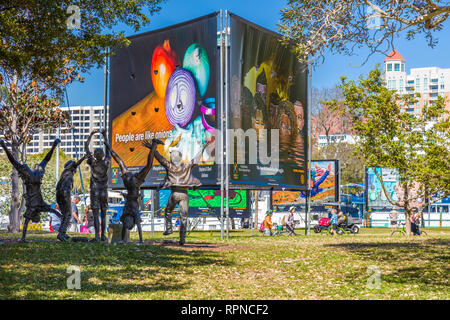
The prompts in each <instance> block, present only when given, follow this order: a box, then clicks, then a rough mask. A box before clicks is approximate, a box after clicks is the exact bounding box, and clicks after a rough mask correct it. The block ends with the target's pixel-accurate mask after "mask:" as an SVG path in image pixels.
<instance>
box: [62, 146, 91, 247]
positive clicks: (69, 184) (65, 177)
mask: <svg viewBox="0 0 450 320" xmlns="http://www.w3.org/2000/svg"><path fill="white" fill-rule="evenodd" d="M84 159H86V155H84V156H83V157H82V158H81V159H80V160H78V161H73V160H69V161H67V162H66V164H65V165H64V170H63V172H62V173H61V176H60V178H59V181H58V183H57V184H56V202H57V203H58V206H59V209H60V210H61V213H62V221H61V226H60V227H59V232H58V235H57V237H56V238H57V239H58V240H60V241H67V240H69V239H70V237H69V236H68V235H67V233H66V231H67V226H68V224H69V221H70V218H71V217H72V201H71V195H72V188H73V175H74V174H75V172H76V170H77V168H78V166H79V165H80V164H81V163H82V162H83V161H84Z"/></svg>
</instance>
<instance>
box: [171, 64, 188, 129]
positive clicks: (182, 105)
mask: <svg viewBox="0 0 450 320" xmlns="http://www.w3.org/2000/svg"><path fill="white" fill-rule="evenodd" d="M195 101H196V89H195V81H194V78H193V77H192V74H191V73H190V72H189V71H187V70H186V69H183V68H178V69H176V70H175V71H174V72H173V73H172V75H171V76H170V79H169V82H168V84H167V90H166V97H165V109H166V117H167V120H169V122H170V123H171V124H173V125H175V124H177V125H179V126H181V127H184V126H185V125H187V124H188V123H189V121H190V120H191V118H192V115H193V114H194V109H195Z"/></svg>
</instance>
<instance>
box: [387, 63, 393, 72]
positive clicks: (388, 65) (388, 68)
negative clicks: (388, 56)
mask: <svg viewBox="0 0 450 320" xmlns="http://www.w3.org/2000/svg"><path fill="white" fill-rule="evenodd" d="M387 71H392V63H388V64H387Z"/></svg>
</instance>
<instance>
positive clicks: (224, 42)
mask: <svg viewBox="0 0 450 320" xmlns="http://www.w3.org/2000/svg"><path fill="white" fill-rule="evenodd" d="M223 11H225V12H223ZM214 15H215V16H216V17H217V18H218V19H219V22H218V24H217V25H218V26H220V30H218V33H219V39H220V40H219V47H218V49H219V56H220V57H219V60H220V61H219V66H220V71H219V74H218V75H216V76H217V77H218V78H219V80H220V85H218V86H217V88H216V90H218V91H219V95H220V107H219V108H220V109H219V110H220V113H219V114H220V117H219V120H218V121H217V124H218V126H219V127H220V129H221V133H222V134H221V135H220V137H219V139H218V140H219V141H218V145H219V148H216V162H217V160H218V159H220V165H218V166H217V169H218V170H219V172H218V174H217V177H218V179H217V184H216V185H215V186H214V185H208V186H205V187H204V188H205V189H206V188H207V189H212V188H220V190H221V209H220V215H221V230H222V231H221V238H222V239H223V235H224V229H225V223H224V219H225V218H226V219H227V225H226V236H227V239H228V230H229V219H228V218H229V207H228V201H227V203H226V204H225V203H224V195H225V194H228V191H229V189H230V184H231V185H232V188H233V189H236V188H242V189H252V190H277V189H286V190H292V191H306V192H307V194H308V195H309V193H310V190H311V185H310V180H311V172H310V171H311V125H310V119H311V110H310V107H309V106H310V103H311V85H310V84H311V65H310V64H308V65H307V66H306V67H305V68H306V69H305V70H306V72H307V80H306V87H307V88H306V90H307V95H306V115H305V116H304V119H305V123H304V125H305V126H306V133H307V137H306V139H305V141H304V143H305V144H306V147H305V150H306V154H305V157H306V159H305V164H306V180H307V181H308V182H307V184H306V187H303V186H282V185H280V186H267V185H263V184H261V185H258V184H248V185H242V184H233V183H230V170H229V166H228V165H227V164H228V163H229V153H228V152H226V151H225V152H223V151H224V150H229V146H230V141H229V139H228V137H227V136H226V134H225V132H226V130H224V128H228V127H229V119H228V117H229V93H230V91H229V79H228V77H229V57H230V54H229V50H230V48H231V41H230V37H231V31H230V29H231V24H230V23H229V19H230V17H231V16H235V17H238V18H239V19H241V20H243V21H245V22H246V23H248V24H250V25H251V26H253V27H255V28H257V29H259V30H261V31H263V32H266V33H269V34H271V35H273V36H275V37H278V38H280V39H281V35H279V34H277V33H275V32H273V31H271V30H269V29H266V28H264V27H261V26H259V25H257V24H255V23H252V22H250V21H248V20H246V19H243V18H241V17H239V16H237V15H235V14H232V13H230V12H228V10H219V11H216V12H214V13H211V14H208V15H205V16H202V17H198V18H195V19H192V20H189V21H185V22H182V23H178V24H175V25H172V26H168V27H165V28H160V29H157V30H152V31H149V32H145V33H141V34H137V35H133V36H130V37H128V39H135V38H138V37H142V36H145V35H149V34H153V33H158V32H163V31H167V30H170V29H175V28H179V27H182V26H183V25H188V24H190V23H193V22H196V21H199V20H201V19H204V18H207V17H210V16H214ZM224 22H225V23H224ZM224 26H225V29H224ZM110 65H111V64H110V58H109V59H105V75H104V82H105V96H104V111H105V115H106V114H107V107H108V105H109V104H108V98H109V95H108V87H109V86H110V78H109V73H110V69H109V67H110ZM109 94H110V92H109ZM110 111H111V110H110ZM107 118H108V117H106V116H105V118H104V126H105V128H106V127H107V128H108V134H109V137H110V138H111V137H112V121H113V119H112V117H111V116H110V117H109V121H107ZM219 121H220V122H219ZM216 146H217V143H216ZM224 146H226V148H224ZM338 165H339V164H338ZM219 168H220V169H219ZM339 168H340V167H339ZM109 174H110V176H109V179H108V183H109V188H111V189H123V187H121V186H112V185H111V171H110V173H109ZM142 189H156V188H155V187H143V188H142ZM152 193H155V192H152ZM307 203H308V197H307ZM307 206H308V204H307ZM307 211H308V209H307Z"/></svg>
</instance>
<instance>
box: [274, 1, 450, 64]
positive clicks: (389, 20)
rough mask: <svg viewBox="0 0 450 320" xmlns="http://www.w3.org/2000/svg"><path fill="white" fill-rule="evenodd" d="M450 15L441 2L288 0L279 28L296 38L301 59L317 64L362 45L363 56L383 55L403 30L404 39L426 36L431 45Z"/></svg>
mask: <svg viewBox="0 0 450 320" xmlns="http://www.w3.org/2000/svg"><path fill="white" fill-rule="evenodd" d="M449 15H450V6H449V3H448V1H445V0H427V1H417V0H402V1H398V0H346V1H342V0H289V1H288V5H287V6H286V8H284V9H283V10H282V11H281V22H280V25H279V28H280V30H281V32H282V34H283V35H284V36H285V37H286V39H287V40H294V41H295V42H296V51H297V53H298V55H299V57H300V59H301V60H303V61H306V60H307V59H311V60H312V61H313V62H315V63H317V64H319V63H321V61H323V60H324V59H325V53H326V52H327V51H328V50H329V51H331V53H339V54H342V53H344V54H347V55H352V54H353V53H354V50H355V48H360V47H365V48H367V49H369V54H368V57H367V59H368V58H369V57H370V56H371V55H372V54H373V53H375V52H381V53H384V54H386V55H387V54H388V53H389V52H390V51H392V49H394V39H395V38H396V37H398V36H399V35H400V34H402V32H405V36H406V39H408V40H410V39H413V38H414V37H415V36H416V35H424V36H425V38H426V40H427V43H428V45H429V46H431V47H433V46H434V45H435V44H436V43H437V39H436V36H435V33H436V32H437V31H439V30H442V29H443V27H444V26H445V23H446V22H447V19H448V18H449ZM367 59H366V61H367ZM306 62H307V61H306Z"/></svg>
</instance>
